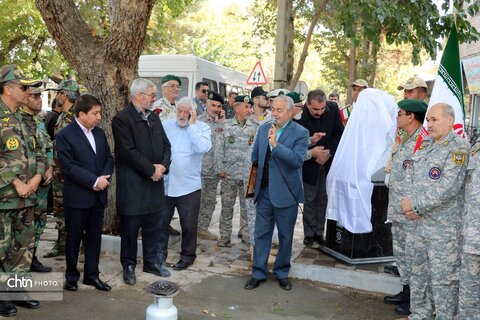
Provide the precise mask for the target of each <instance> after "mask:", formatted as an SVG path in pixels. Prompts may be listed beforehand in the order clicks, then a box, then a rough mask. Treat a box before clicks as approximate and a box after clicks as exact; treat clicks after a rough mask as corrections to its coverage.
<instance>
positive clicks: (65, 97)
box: [44, 80, 80, 258]
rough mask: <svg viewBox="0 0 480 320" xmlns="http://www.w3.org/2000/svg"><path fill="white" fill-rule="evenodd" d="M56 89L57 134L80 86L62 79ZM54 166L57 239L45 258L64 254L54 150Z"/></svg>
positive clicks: (59, 177)
mask: <svg viewBox="0 0 480 320" xmlns="http://www.w3.org/2000/svg"><path fill="white" fill-rule="evenodd" d="M55 90H56V91H57V95H56V97H55V98H56V99H57V104H58V105H60V106H62V113H60V115H59V116H58V119H57V123H56V124H55V127H54V132H55V134H57V133H58V132H59V131H60V130H61V129H63V128H65V127H66V126H67V125H69V124H70V123H71V122H72V121H73V119H74V117H75V115H74V112H73V104H74V103H75V101H76V100H77V98H78V97H79V96H80V88H79V86H78V83H77V81H75V80H63V81H62V82H60V84H59V85H58V87H57V88H56V89H55ZM53 159H54V161H55V164H56V165H55V167H54V171H53V185H52V187H53V216H54V217H55V221H56V226H55V228H56V229H57V231H58V237H57V241H56V243H55V245H54V247H53V248H52V250H51V251H49V252H47V253H46V254H45V255H44V257H45V258H53V257H57V256H60V255H64V254H65V240H66V239H67V234H66V231H65V215H64V208H63V173H62V171H61V170H60V165H59V162H58V158H57V155H56V152H54V154H53Z"/></svg>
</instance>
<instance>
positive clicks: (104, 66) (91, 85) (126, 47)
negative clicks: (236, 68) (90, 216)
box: [35, 0, 190, 232]
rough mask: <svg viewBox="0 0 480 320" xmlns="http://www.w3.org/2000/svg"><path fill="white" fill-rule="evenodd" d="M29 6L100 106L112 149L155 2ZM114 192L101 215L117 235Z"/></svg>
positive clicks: (58, 0) (49, 0) (45, 1)
mask: <svg viewBox="0 0 480 320" xmlns="http://www.w3.org/2000/svg"><path fill="white" fill-rule="evenodd" d="M189 2H190V1H188V0H179V1H173V0H164V1H158V5H159V6H160V7H161V8H162V7H163V6H164V7H169V6H171V7H181V6H183V5H185V4H187V3H189ZM35 3H36V5H37V8H38V10H39V12H40V14H41V15H42V18H43V21H44V22H45V25H46V26H47V29H48V31H49V32H50V34H51V35H52V37H53V38H54V40H55V42H56V44H57V46H58V49H59V50H60V52H61V53H62V54H63V56H64V57H65V59H66V60H67V61H68V63H69V64H70V66H71V67H72V68H73V70H74V71H75V72H76V74H77V75H78V79H79V80H80V81H81V83H82V84H84V85H85V86H86V87H87V89H88V90H89V92H91V93H92V94H93V95H95V96H97V97H99V98H100V99H101V100H102V102H103V104H104V108H103V111H102V124H101V125H102V127H103V129H104V130H105V132H106V134H107V137H108V139H109V141H110V143H111V145H113V139H112V131H111V126H110V123H111V120H112V118H113V116H114V115H115V114H116V112H117V111H119V110H121V109H122V108H123V107H124V106H125V105H126V104H127V103H128V101H129V95H128V93H129V85H130V83H131V81H132V80H133V79H135V78H136V77H137V76H138V73H137V70H138V59H139V57H140V54H141V53H142V51H143V48H144V44H145V38H146V32H147V27H148V24H149V21H150V15H151V12H152V9H153V6H154V3H155V1H154V0H128V1H127V0H110V1H108V4H107V2H106V1H99V0H83V1H73V0H35ZM82 10H87V11H86V12H82ZM113 182H115V181H113ZM114 185H115V183H113V187H114ZM114 190H115V189H113V190H111V192H110V193H109V210H108V213H107V215H106V226H107V229H109V230H108V231H111V232H116V231H118V230H116V226H117V224H116V222H115V220H116V219H115V214H114V212H115V201H114V198H115V192H114Z"/></svg>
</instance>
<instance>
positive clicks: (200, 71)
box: [138, 55, 252, 98]
mask: <svg viewBox="0 0 480 320" xmlns="http://www.w3.org/2000/svg"><path fill="white" fill-rule="evenodd" d="M138 74H139V76H140V77H142V78H147V79H149V80H151V81H153V83H155V84H156V85H157V88H158V92H159V94H161V91H162V90H161V88H162V77H164V76H165V75H167V74H173V75H176V76H177V77H179V78H180V79H181V80H182V89H181V92H180V97H185V96H188V97H194V96H195V84H196V83H197V82H201V81H203V82H207V83H208V84H209V88H210V89H211V90H213V91H216V92H218V93H220V94H221V95H222V96H223V97H225V98H228V96H227V95H228V93H229V92H230V91H235V92H238V93H239V94H249V93H250V90H251V89H252V87H251V86H248V87H247V84H246V83H247V78H248V75H246V74H244V73H242V72H239V71H235V70H233V69H230V68H227V67H224V66H222V65H219V64H216V63H213V62H210V61H207V60H205V59H202V58H198V57H196V56H192V55H144V56H140V60H139V63H138ZM159 98H160V96H159Z"/></svg>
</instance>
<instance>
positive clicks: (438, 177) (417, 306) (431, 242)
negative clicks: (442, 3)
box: [401, 103, 470, 320]
mask: <svg viewBox="0 0 480 320" xmlns="http://www.w3.org/2000/svg"><path fill="white" fill-rule="evenodd" d="M454 119H455V112H454V110H453V108H452V107H451V106H449V105H448V104H444V103H439V104H436V105H434V106H433V107H432V108H431V109H430V110H429V111H428V112H427V123H428V126H427V128H428V133H429V137H427V138H426V139H425V140H424V141H423V142H422V144H421V145H420V147H419V148H418V150H417V152H416V153H415V154H414V155H413V156H412V159H411V160H412V162H411V163H409V164H408V165H407V175H406V178H405V179H406V183H408V185H407V187H406V188H405V190H407V192H406V196H405V197H404V198H403V199H402V201H401V208H402V211H403V212H404V215H405V216H406V217H407V218H408V219H410V220H416V224H417V225H416V227H415V230H414V232H413V234H414V237H413V242H412V243H413V250H414V252H415V253H414V258H413V261H412V272H411V276H410V287H411V292H410V294H411V301H410V311H411V312H412V314H411V315H410V316H409V319H411V320H417V319H419V320H420V319H430V318H433V310H435V314H436V316H435V319H437V320H441V319H455V317H456V315H457V302H458V278H459V267H460V248H459V245H460V228H461V218H462V210H463V202H464V194H463V193H462V192H461V191H462V190H463V184H464V180H465V172H466V169H467V164H468V156H469V150H470V146H469V144H468V142H467V141H466V140H465V139H463V138H461V137H460V136H458V135H457V134H456V133H455V132H454V131H453V130H452V128H453V124H454ZM429 294H431V295H432V300H433V305H432V304H430V303H425V297H427V296H428V295H429Z"/></svg>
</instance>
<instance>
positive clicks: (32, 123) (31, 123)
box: [20, 106, 54, 166]
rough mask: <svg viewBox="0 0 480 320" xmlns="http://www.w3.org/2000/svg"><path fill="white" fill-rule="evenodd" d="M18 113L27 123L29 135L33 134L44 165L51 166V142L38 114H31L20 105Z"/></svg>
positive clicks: (52, 163)
mask: <svg viewBox="0 0 480 320" xmlns="http://www.w3.org/2000/svg"><path fill="white" fill-rule="evenodd" d="M20 113H21V114H22V117H23V120H24V122H25V123H26V124H27V127H28V131H29V134H30V135H34V136H35V138H36V140H37V142H38V144H39V146H40V148H41V150H42V161H43V162H44V163H45V164H46V166H53V165H54V162H53V144H52V141H51V140H50V137H49V136H48V133H47V130H46V128H45V123H44V122H43V121H42V120H41V119H40V116H39V115H32V114H31V113H30V112H29V111H28V110H27V108H25V107H23V106H22V107H20Z"/></svg>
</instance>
